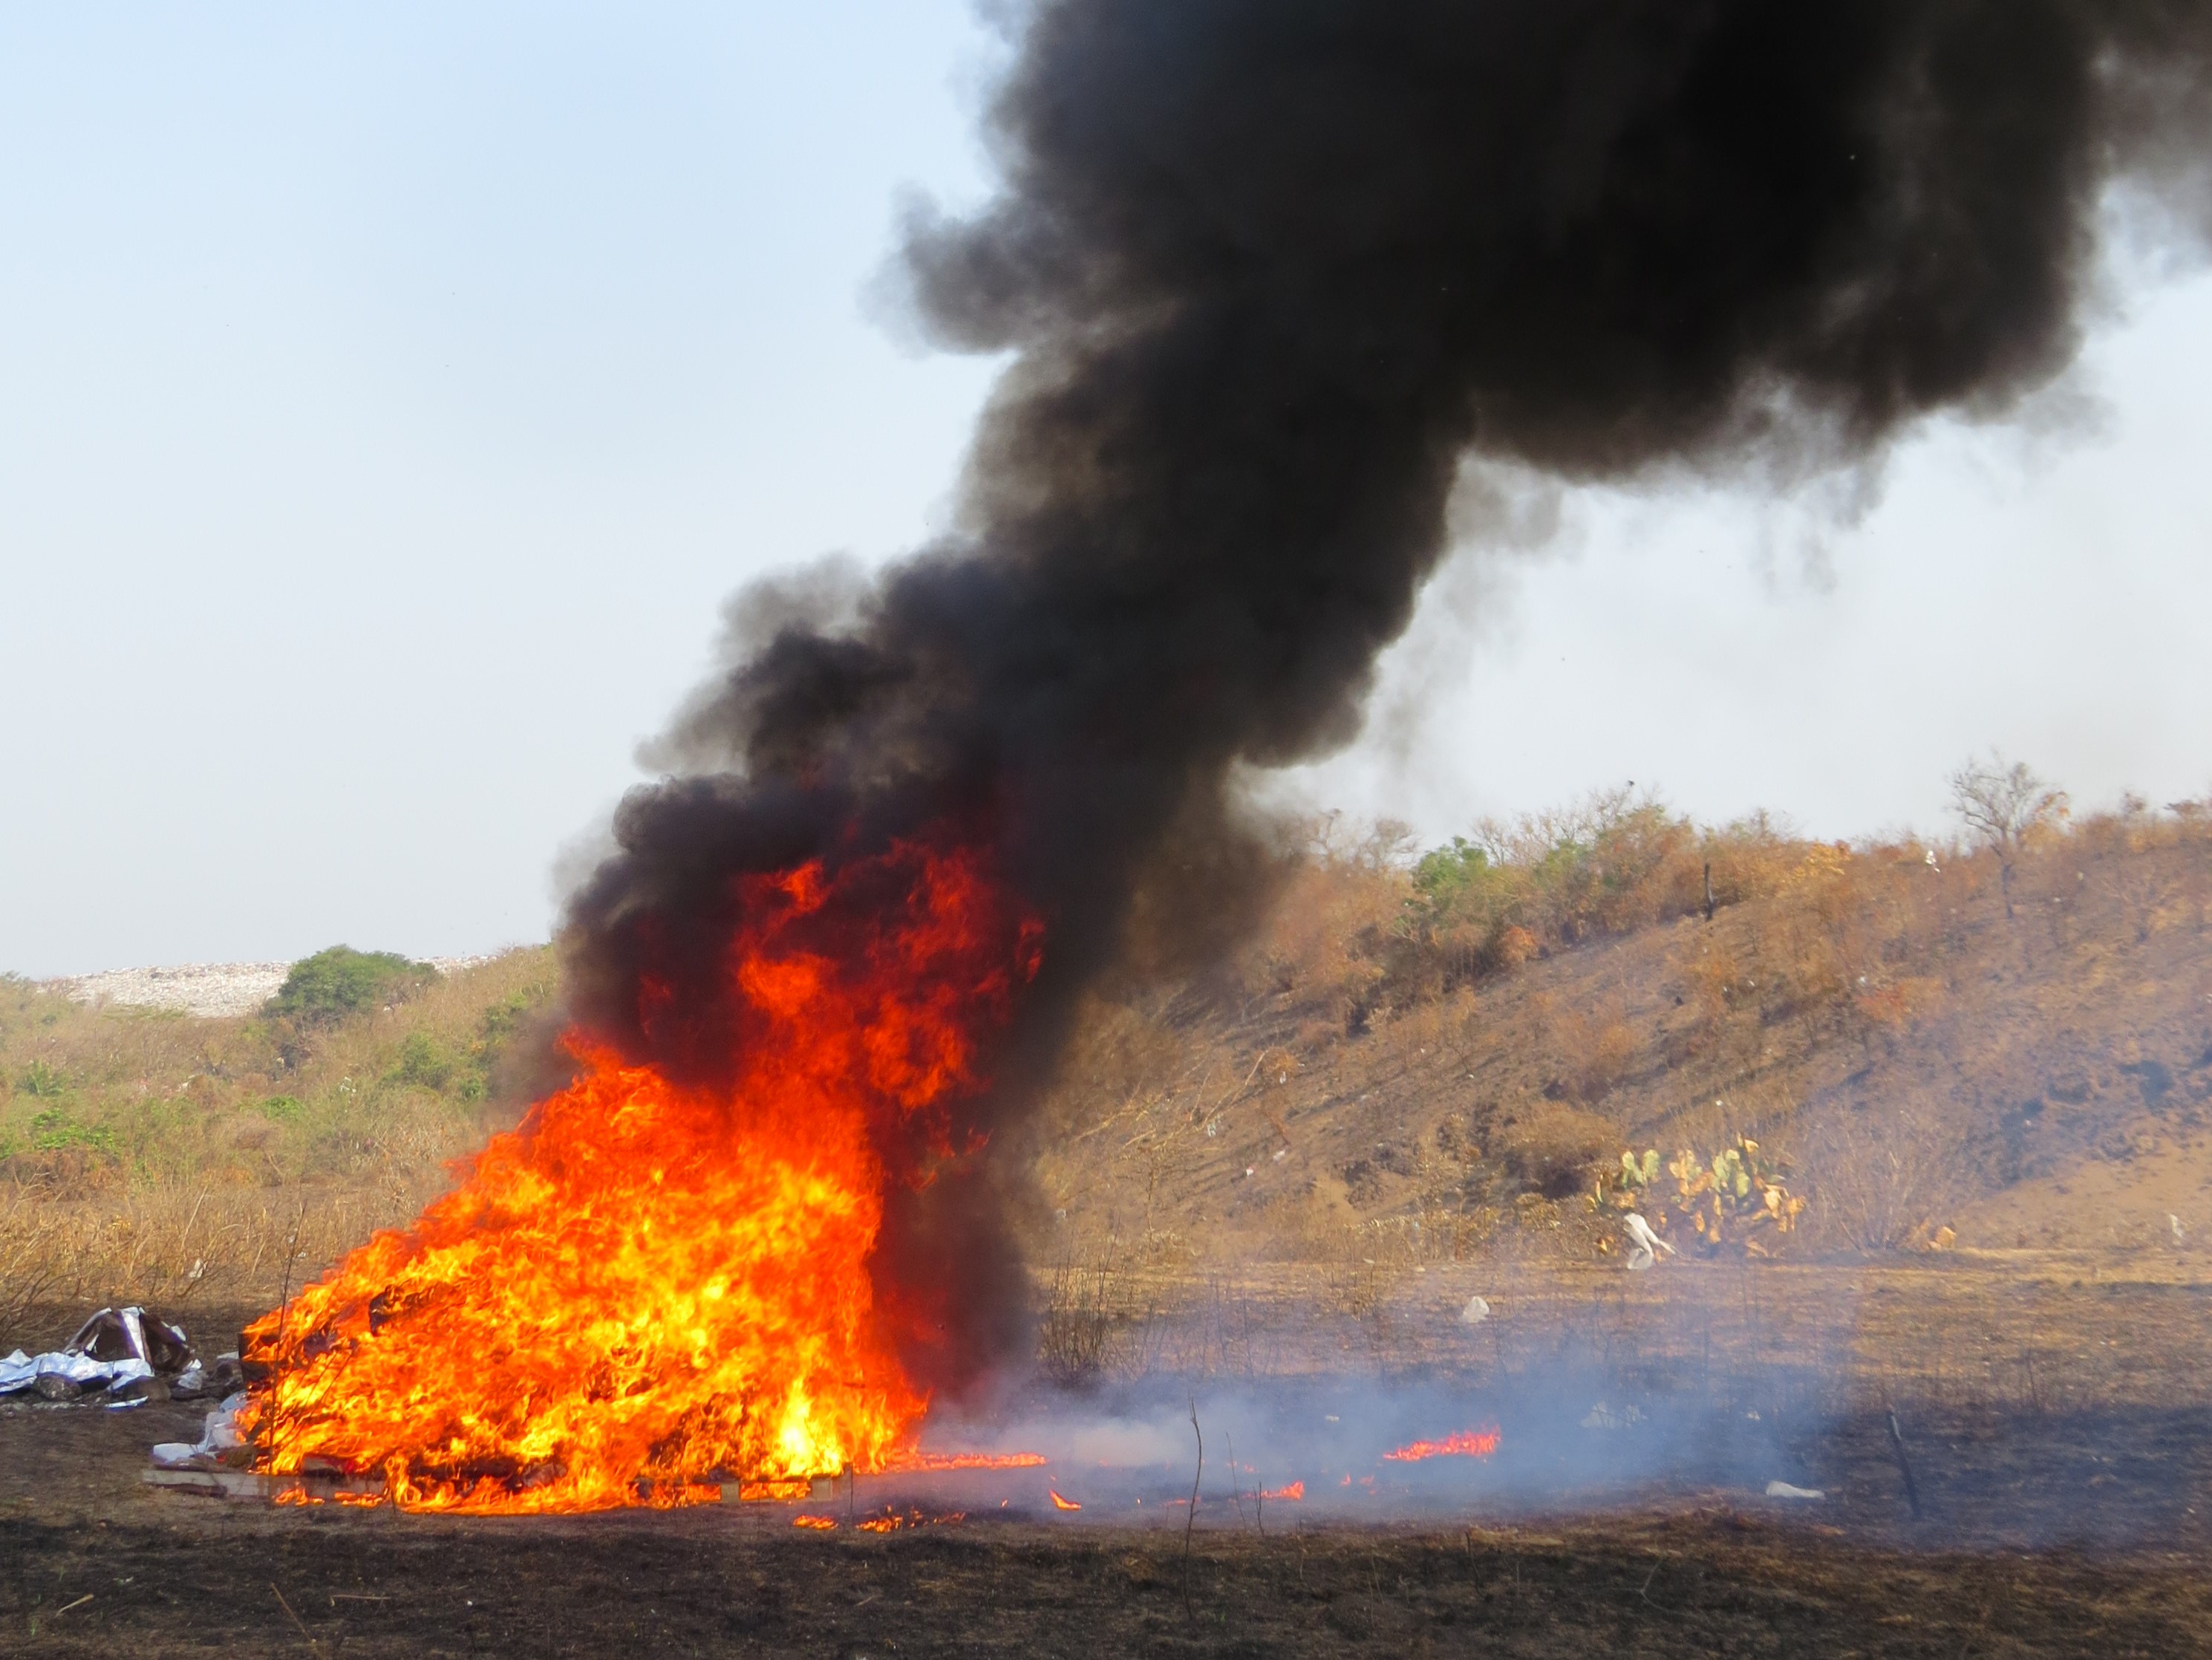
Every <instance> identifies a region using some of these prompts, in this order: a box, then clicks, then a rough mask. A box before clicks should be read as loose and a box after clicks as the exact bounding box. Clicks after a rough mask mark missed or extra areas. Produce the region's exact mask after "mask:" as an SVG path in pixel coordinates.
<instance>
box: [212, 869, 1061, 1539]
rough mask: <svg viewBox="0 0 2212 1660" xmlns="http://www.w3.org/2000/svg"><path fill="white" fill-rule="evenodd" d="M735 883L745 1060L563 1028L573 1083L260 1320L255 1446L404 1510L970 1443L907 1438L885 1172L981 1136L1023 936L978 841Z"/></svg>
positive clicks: (597, 1494)
mask: <svg viewBox="0 0 2212 1660" xmlns="http://www.w3.org/2000/svg"><path fill="white" fill-rule="evenodd" d="M742 880H743V893H744V900H745V904H744V918H745V920H744V924H743V925H742V927H740V929H739V931H738V937H737V938H736V939H732V941H731V944H730V947H729V951H728V954H727V957H726V1018H727V1019H728V1020H729V1022H730V1023H731V1025H730V1029H731V1031H732V1032H733V1033H734V1034H735V1035H736V1037H738V1039H739V1040H740V1041H739V1042H738V1043H737V1044H736V1045H735V1046H734V1047H735V1048H736V1049H737V1052H738V1055H740V1057H741V1059H740V1062H739V1066H740V1074H739V1076H738V1079H737V1080H736V1081H735V1083H734V1084H733V1085H730V1086H728V1087H726V1088H722V1089H716V1090H709V1089H704V1088H698V1087H683V1086H679V1085H677V1084H676V1083H674V1082H671V1080H670V1079H666V1078H665V1077H663V1076H662V1075H660V1074H659V1073H657V1072H656V1071H654V1070H653V1069H652V1068H650V1067H643V1066H635V1065H629V1064H625V1063H624V1061H623V1060H622V1059H621V1058H620V1057H619V1056H617V1055H615V1054H613V1053H611V1052H610V1051H608V1050H607V1049H604V1048H603V1047H601V1046H599V1045H598V1044H596V1043H593V1042H592V1040H591V1038H590V1037H588V1036H586V1035H581V1034H572V1035H571V1037H570V1038H569V1040H568V1041H569V1048H570V1049H571V1050H572V1052H574V1054H575V1055H576V1056H577V1058H578V1059H579V1060H580V1061H582V1062H583V1064H584V1073H583V1075H582V1076H581V1077H580V1078H579V1079H578V1080H577V1081H576V1082H575V1083H574V1085H571V1086H570V1087H568V1089H565V1090H563V1091H561V1092H559V1093H558V1094H556V1095H554V1096H552V1097H550V1098H548V1099H546V1100H544V1101H542V1102H540V1103H539V1104H538V1105H537V1106H536V1107H535V1108H533V1109H532V1111H531V1114H530V1116H529V1117H528V1118H527V1119H526V1120H525V1122H523V1124H522V1126H521V1128H520V1129H518V1130H516V1131H514V1132H513V1133H512V1134H506V1135H501V1136H499V1137H497V1138H496V1139H495V1140H493V1141H492V1142H491V1144H490V1145H489V1146H487V1147H486V1148H485V1149H484V1151H483V1152H482V1153H480V1154H478V1155H477V1158H475V1160H474V1161H473V1162H472V1164H471V1166H470V1168H469V1170H468V1171H467V1174H466V1178H465V1181H464V1182H463V1183H462V1185H461V1186H460V1187H459V1188H458V1189H456V1190H455V1191H453V1192H452V1193H449V1194H447V1195H445V1196H444V1197H443V1198H441V1199H439V1200H438V1201H435V1202H434V1203H433V1204H432V1205H431V1206H430V1207H429V1208H428V1210H426V1211H425V1212H424V1213H423V1214H422V1217H421V1219H419V1220H418V1221H417V1222H416V1224H415V1225H414V1226H413V1227H412V1228H411V1229H410V1230H408V1231H404V1232H391V1233H381V1234H379V1235H377V1236H376V1237H374V1238H373V1239H372V1240H370V1242H369V1243H368V1244H366V1245H364V1246H362V1248H361V1249H360V1250H356V1251H355V1252H354V1253H353V1254H352V1255H351V1256H348V1257H347V1258H346V1259H345V1261H344V1262H341V1263H340V1264H339V1265H338V1267H337V1269H336V1270H335V1271H334V1272H333V1273H332V1274H331V1276H330V1277H329V1278H328V1279H327V1280H325V1281H324V1282H323V1283H322V1284H320V1285H318V1286H312V1287H310V1288H309V1289H307V1291H305V1292H301V1294H300V1295H299V1296H298V1297H296V1298H294V1299H293V1301H292V1302H291V1304H289V1307H288V1308H286V1309H283V1310H278V1311H277V1312H276V1313H272V1314H270V1315H267V1316H264V1317H263V1318H262V1319H261V1320H259V1321H258V1322H256V1323H254V1325H253V1326H252V1328H250V1329H249V1330H248V1332H247V1334H246V1336H247V1347H246V1354H247V1359H248V1360H249V1362H250V1363H255V1364H258V1366H260V1367H264V1368H267V1369H268V1376H267V1377H265V1378H264V1381H263V1382H261V1383H259V1384H258V1385H257V1386H256V1387H255V1389H254V1390H253V1393H252V1399H251V1401H250V1402H248V1404H247V1406H246V1408H245V1410H244V1411H243V1413H242V1414H240V1428H241V1430H242V1431H244V1432H246V1434H247V1435H248V1436H250V1437H251V1438H252V1439H253V1441H254V1443H255V1444H256V1445H257V1446H258V1448H259V1449H260V1457H259V1461H258V1468H261V1469H263V1470H264V1471H270V1472H289V1471H295V1470H298V1469H299V1468H301V1466H302V1465H303V1463H305V1462H307V1460H308V1459H310V1458H314V1459H318V1460H321V1461H327V1462H332V1463H335V1464H337V1466H339V1467H341V1468H344V1469H346V1470H348V1471H351V1472H381V1473H382V1474H383V1475H384V1477H385V1479H386V1484H387V1486H388V1487H389V1489H390V1491H391V1493H392V1497H393V1499H395V1500H396V1501H397V1502H398V1503H399V1504H400V1505H403V1506H404V1507H406V1508H409V1509H414V1510H450V1511H581V1510H598V1509H605V1508H607V1507H610V1506H614V1505H639V1504H649V1505H656V1506H667V1505H682V1504H690V1503H697V1502H711V1501H713V1500H714V1499H719V1498H720V1483H721V1482H722V1481H725V1480H728V1479H732V1478H735V1479H737V1480H738V1481H739V1482H740V1484H741V1490H742V1491H743V1492H744V1493H745V1495H746V1496H748V1497H750V1496H752V1495H753V1494H754V1493H763V1494H769V1493H775V1494H781V1495H786V1496H796V1497H802V1498H803V1497H804V1496H805V1491H806V1485H807V1483H808V1481H810V1479H811V1478H813V1477H817V1476H823V1475H835V1474H836V1473H838V1472H839V1471H841V1470H844V1469H847V1468H853V1469H858V1470H861V1471H868V1472H873V1471H878V1470H881V1469H883V1468H886V1467H887V1466H890V1465H892V1464H899V1465H902V1466H903V1467H904V1468H955V1467H961V1468H965V1467H972V1466H969V1465H965V1464H961V1463H958V1462H957V1460H956V1462H953V1463H946V1462H933V1461H932V1460H931V1459H929V1458H927V1457H926V1456H923V1455H921V1454H919V1453H916V1452H915V1451H914V1450H913V1447H912V1443H913V1438H914V1434H915V1430H916V1428H917V1426H918V1423H919V1420H920V1418H921V1414H922V1411H923V1409H924V1408H925V1407H926V1406H927V1398H926V1397H925V1396H924V1395H922V1394H921V1392H920V1391H919V1390H917V1389H915V1387H914V1386H913V1384H912V1383H910V1382H909V1380H908V1377H907V1374H906V1372H905V1371H904V1369H903V1367H902V1365H900V1363H899V1361H898V1359H897V1358H896V1353H895V1350H894V1347H893V1336H894V1333H893V1331H892V1330H891V1329H890V1327H891V1318H890V1316H888V1315H887V1314H886V1313H885V1312H884V1310H879V1309H878V1305H877V1299H876V1298H875V1295H874V1288H873V1282H872V1278H871V1274H870V1267H871V1259H872V1253H873V1250H874V1248H875V1244H876V1240H877V1235H878V1229H879V1227H880V1225H881V1222H882V1219H883V1214H884V1192H885V1190H886V1188H887V1186H888V1184H889V1183H891V1182H894V1181H897V1182H905V1183H915V1184H921V1183H926V1182H927V1181H928V1180H930V1179H931V1167H932V1166H933V1164H939V1163H942V1162H945V1161H949V1160H951V1159H954V1158H959V1157H962V1156H965V1155H967V1154H969V1153H970V1152H973V1151H975V1150H974V1149H973V1148H965V1147H963V1148H956V1147H954V1146H951V1135H950V1132H949V1129H948V1128H947V1124H948V1122H949V1119H948V1109H949V1107H950V1105H951V1103H953V1102H954V1101H956V1100H957V1099H958V1098H960V1097H961V1096H962V1095H963V1093H966V1092H969V1091H973V1090H975V1088H976V1087H977V1085H978V1084H979V1081H980V1080H979V1079H978V1078H977V1075H976V1068H977V1064H978V1049H979V1045H980V1044H981V1043H982V1042H983V1041H984V1040H985V1039H986V1038H987V1037H988V1036H989V1035H990V1034H991V1033H992V1032H993V1031H995V1030H996V1029H997V1028H998V1027H999V1026H1000V1025H1003V1023H1004V1022H1005V1020H1006V1018H1007V1016H1008V1013H1009V1012H1010V1006H1011V1003H1012V998H1013V996H1014V994H1015V993H1016V991H1017V990H1018V988H1019V986H1020V985H1021V984H1022V983H1023V982H1024V981H1026V979H1027V978H1028V977H1029V976H1031V975H1033V974H1034V973H1035V972H1036V966H1037V962H1038V939H1039V931H1038V929H1037V927H1036V924H1035V923H1034V922H1033V921H1030V920H1028V919H1026V918H1024V916H1023V915H1021V914H1020V913H1019V911H1018V908H1017V907H1015V906H1014V905H1013V904H1012V903H1011V902H1010V901H1009V899H1008V897H1007V896H1006V894H1005V892H1004V891H1002V890H1001V889H1000V888H999V887H998V886H997V885H995V884H994V883H993V882H992V881H991V880H990V879H989V878H988V877H987V875H986V874H985V873H984V871H983V869H982V868H981V858H980V856H979V855H978V854H975V853H974V852H972V851H970V850H969V849H966V848H952V849H951V850H949V851H947V850H944V849H939V848H931V847H926V846H921V845H917V844H914V843H899V844H895V845H894V846H893V847H892V848H890V851H888V852H886V853H884V854H878V855H875V856H873V857H872V858H868V859H864V860H853V861H852V862H851V863H849V864H848V865H847V866H845V867H844V868H843V870H842V872H840V873H837V874H836V875H831V874H829V873H826V872H825V869H824V867H823V866H822V865H821V864H820V863H818V862H817V863H812V864H808V865H805V866H800V867H799V868H797V869H795V870H792V871H789V872H787V873H783V874H781V875H780V876H774V877H750V878H745V879H742ZM855 889H857V890H859V891H860V893H864V894H866V895H868V896H872V897H867V898H861V897H855V894H854V890H855ZM886 891H888V892H890V893H891V894H893V895H895V896H899V897H896V898H895V899H893V900H892V901H890V902H888V903H887V902H886V901H885V900H884V898H883V896H884V894H885V893H886ZM654 994H655V988H654V987H653V985H652V984H651V983H650V982H647V986H646V989H645V992H644V994H643V995H644V999H645V1000H646V1002H647V1004H648V1008H647V1025H648V1028H649V1026H650V1024H651V1018H650V1016H651V1009H650V1005H651V1003H652V1001H653V997H654ZM896 1148H913V1149H917V1150H918V1151H916V1152H912V1153H908V1154H894V1155H887V1153H886V1151H885V1150H886V1149H896ZM887 1156H895V1157H899V1158H902V1159H903V1160H905V1161H907V1162H909V1163H914V1164H917V1165H918V1166H919V1167H917V1168H897V1167H887V1166H886V1162H885V1160H886V1157H887ZM1015 1462H1017V1463H1026V1462H1030V1458H1029V1457H1028V1456H1018V1458H1017V1460H1016V1461H1015ZM1036 1462H1042V1461H1041V1460H1038V1461H1036Z"/></svg>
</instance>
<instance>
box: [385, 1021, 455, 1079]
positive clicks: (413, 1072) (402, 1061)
mask: <svg viewBox="0 0 2212 1660" xmlns="http://www.w3.org/2000/svg"><path fill="white" fill-rule="evenodd" d="M453 1072H454V1061H453V1056H452V1055H449V1054H447V1052H446V1048H445V1045H444V1044H442V1043H439V1042H437V1040H436V1039H435V1038H433V1037H431V1036H430V1034H429V1033H428V1032H424V1031H410V1032H409V1033H408V1034H407V1041H406V1042H405V1043H402V1044H400V1046H399V1064H398V1066H396V1067H393V1068H392V1072H391V1073H390V1077H391V1079H392V1082H394V1083H398V1084H412V1085H415V1086H416V1088H418V1089H426V1090H434V1091H437V1092H438V1093H440V1094H443V1093H444V1092H445V1089H446V1085H447V1084H449V1083H451V1082H452V1081H453Z"/></svg>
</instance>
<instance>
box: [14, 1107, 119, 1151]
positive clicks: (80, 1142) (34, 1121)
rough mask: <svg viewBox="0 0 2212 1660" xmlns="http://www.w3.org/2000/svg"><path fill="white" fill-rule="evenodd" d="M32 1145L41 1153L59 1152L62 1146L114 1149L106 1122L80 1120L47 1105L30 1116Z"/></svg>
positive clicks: (111, 1132)
mask: <svg viewBox="0 0 2212 1660" xmlns="http://www.w3.org/2000/svg"><path fill="white" fill-rule="evenodd" d="M31 1145H32V1146H33V1147H35V1148H37V1149H38V1151H40V1152H60V1151H61V1150H62V1149H63V1148H64V1147H89V1148H91V1149H92V1150H93V1151H94V1152H114V1151H115V1133H114V1132H113V1131H112V1130H111V1129H109V1128H107V1126H106V1125H105V1124H85V1123H80V1122H77V1121H76V1119H74V1118H72V1117H70V1115H69V1113H68V1111H67V1110H66V1109H64V1108H61V1107H48V1108H46V1110H44V1111H41V1112H35V1113H33V1114H32V1115H31Z"/></svg>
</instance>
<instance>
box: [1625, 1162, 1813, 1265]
mask: <svg viewBox="0 0 2212 1660" xmlns="http://www.w3.org/2000/svg"><path fill="white" fill-rule="evenodd" d="M1665 1173H1666V1174H1667V1175H1668V1177H1672V1178H1673V1191H1672V1193H1671V1194H1670V1193H1668V1191H1667V1190H1666V1189H1664V1188H1663V1187H1662V1184H1661V1183H1660V1180H1659V1177H1660V1165H1659V1152H1658V1149H1657V1148H1656V1147H1652V1148H1647V1149H1646V1150H1645V1151H1644V1155H1643V1156H1642V1157H1641V1158H1638V1156H1637V1155H1636V1153H1635V1152H1633V1151H1629V1152H1623V1153H1622V1154H1621V1155H1620V1171H1619V1173H1618V1174H1615V1173H1614V1172H1613V1171H1605V1172H1603V1173H1602V1174H1601V1175H1600V1177H1598V1180H1597V1183H1596V1186H1595V1189H1593V1190H1592V1192H1591V1195H1590V1204H1591V1207H1593V1208H1599V1207H1606V1206H1608V1205H1609V1206H1610V1207H1612V1208H1613V1209H1615V1210H1621V1211H1630V1210H1633V1211H1641V1212H1642V1213H1644V1219H1645V1220H1647V1221H1648V1222H1650V1225H1652V1227H1653V1228H1655V1229H1656V1230H1657V1231H1659V1232H1661V1233H1662V1234H1664V1233H1666V1232H1668V1231H1669V1228H1670V1225H1671V1223H1672V1222H1673V1221H1674V1218H1675V1215H1676V1214H1679V1215H1680V1219H1681V1220H1682V1221H1683V1222H1685V1223H1686V1224H1687V1225H1688V1227H1689V1231H1691V1232H1692V1234H1694V1235H1695V1236H1696V1241H1695V1243H1699V1244H1701V1245H1703V1246H1704V1247H1705V1249H1706V1250H1709V1251H1712V1250H1721V1249H1723V1248H1724V1247H1727V1246H1731V1245H1733V1246H1738V1247H1741V1249H1742V1250H1744V1251H1746V1252H1747V1253H1748V1254H1749V1255H1751V1256H1765V1255H1766V1254H1767V1252H1766V1249H1765V1245H1764V1244H1763V1243H1761V1240H1760V1236H1761V1235H1762V1234H1763V1233H1768V1232H1772V1233H1788V1232H1789V1231H1791V1229H1793V1228H1794V1227H1795V1226H1796V1223H1797V1219H1798V1217H1799V1216H1800V1215H1801V1214H1802V1213H1803V1212H1804V1209H1805V1201H1804V1199H1803V1198H1802V1196H1801V1195H1796V1194H1793V1193H1791V1192H1790V1189H1789V1188H1788V1187H1787V1186H1785V1185H1784V1183H1783V1181H1782V1179H1781V1165H1780V1161H1779V1160H1777V1159H1772V1158H1768V1157H1767V1156H1765V1155H1764V1154H1762V1153H1761V1152H1760V1151H1759V1143H1758V1142H1756V1141H1753V1140H1749V1139H1748V1138H1747V1137H1744V1136H1741V1135H1740V1136H1738V1137H1736V1138H1735V1143H1734V1145H1732V1146H1725V1147H1723V1148H1722V1149H1721V1150H1720V1151H1719V1152H1717V1153H1715V1154H1714V1155H1713V1156H1712V1157H1711V1158H1710V1159H1708V1158H1702V1157H1701V1156H1700V1155H1699V1153H1698V1152H1697V1151H1696V1150H1695V1149H1694V1148H1690V1147H1685V1148H1683V1149H1682V1150H1681V1151H1680V1152H1677V1153H1676V1154H1675V1155H1674V1159H1673V1161H1672V1162H1671V1163H1669V1164H1668V1165H1667V1167H1666V1172H1665Z"/></svg>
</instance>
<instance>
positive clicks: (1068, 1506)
mask: <svg viewBox="0 0 2212 1660" xmlns="http://www.w3.org/2000/svg"><path fill="white" fill-rule="evenodd" d="M1045 1491H1046V1492H1047V1493H1051V1494H1052V1507H1053V1508H1054V1510H1081V1509H1082V1508H1083V1506H1082V1505H1079V1504H1077V1503H1076V1502H1075V1500H1073V1499H1063V1498H1061V1497H1060V1493H1059V1492H1058V1490H1057V1489H1055V1488H1052V1487H1047V1488H1046V1489H1045Z"/></svg>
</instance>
